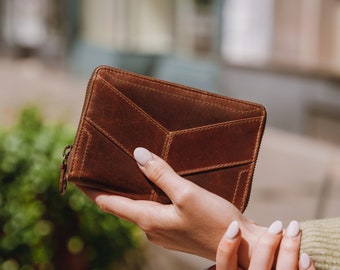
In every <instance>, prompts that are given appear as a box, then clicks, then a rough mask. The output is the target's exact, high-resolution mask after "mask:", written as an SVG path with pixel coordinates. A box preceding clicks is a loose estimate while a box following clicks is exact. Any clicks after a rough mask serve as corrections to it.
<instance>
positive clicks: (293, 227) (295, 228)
mask: <svg viewBox="0 0 340 270" xmlns="http://www.w3.org/2000/svg"><path fill="white" fill-rule="evenodd" d="M299 232H300V226H299V222H297V221H296V220H293V221H291V222H290V223H289V225H288V227H287V231H286V235H287V236H288V237H292V238H293V237H296V236H297V235H298V234H299Z"/></svg>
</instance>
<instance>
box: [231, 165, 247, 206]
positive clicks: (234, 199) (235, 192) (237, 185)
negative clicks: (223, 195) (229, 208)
mask: <svg viewBox="0 0 340 270" xmlns="http://www.w3.org/2000/svg"><path fill="white" fill-rule="evenodd" d="M244 173H249V170H243V171H240V172H239V174H238V177H237V183H236V187H235V191H234V195H233V203H235V201H236V196H237V193H238V189H239V187H240V182H241V179H242V175H243V174H244ZM247 180H248V177H247ZM244 202H245V194H243V196H242V202H241V205H242V207H243V205H244Z"/></svg>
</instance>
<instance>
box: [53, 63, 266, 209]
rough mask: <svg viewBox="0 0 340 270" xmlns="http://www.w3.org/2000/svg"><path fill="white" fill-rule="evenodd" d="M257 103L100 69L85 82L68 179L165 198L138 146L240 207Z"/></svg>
mask: <svg viewBox="0 0 340 270" xmlns="http://www.w3.org/2000/svg"><path fill="white" fill-rule="evenodd" d="M265 119H266V112H265V109H264V107H263V106H262V105H259V104H255V103H251V102H247V101H241V100H237V99H233V98H229V97H225V96H222V95H218V94H214V93H211V92H207V91H202V90H198V89H194V88H190V87H186V86H183V85H179V84H175V83H171V82H166V81H162V80H158V79H155V78H150V77H147V76H142V75H137V74H134V73H130V72H127V71H123V70H120V69H116V68H112V67H108V66H100V67H98V68H96V70H95V71H94V72H93V75H92V77H91V79H90V81H89V84H88V89H87V93H86V97H85V104H84V107H83V111H82V115H81V119H80V123H79V127H78V130H77V134H76V137H75V140H74V144H73V146H70V147H67V148H66V150H65V153H64V160H63V163H62V166H61V177H60V192H61V193H64V192H65V189H66V186H67V185H66V184H67V182H68V181H70V182H72V183H74V184H75V185H76V186H83V187H87V188H93V189H96V190H100V191H103V192H108V193H112V194H117V195H121V196H125V197H129V198H132V199H138V200H139V199H143V200H153V201H157V202H160V203H163V204H168V203H171V202H170V200H169V198H168V197H167V196H166V194H164V193H163V192H162V190H160V189H159V188H158V187H157V186H155V185H154V184H153V183H151V182H150V181H149V180H148V179H147V178H146V177H145V176H144V175H143V174H142V172H141V171H140V170H139V168H138V166H137V163H136V161H135V160H134V158H133V151H134V149H135V148H137V147H140V146H141V147H145V148H147V149H148V150H150V151H151V152H153V153H155V154H156V155H158V156H160V157H161V158H163V159H164V160H165V161H166V162H168V163H169V164H170V166H172V168H173V169H174V170H175V171H176V172H177V173H178V174H179V175H181V176H183V177H184V178H186V179H188V180H190V181H192V182H194V183H196V184H197V185H199V186H201V187H203V188H205V189H207V190H209V191H211V192H213V193H215V194H217V195H219V196H221V197H223V198H225V199H227V200H229V201H230V202H231V203H233V204H234V205H235V206H236V207H237V208H238V209H239V210H241V211H244V210H245V207H246V205H247V203H248V199H249V195H250V190H251V184H252V178H253V172H254V167H255V163H256V159H257V155H258V151H259V147H260V142H261V139H262V135H263V131H264V126H265Z"/></svg>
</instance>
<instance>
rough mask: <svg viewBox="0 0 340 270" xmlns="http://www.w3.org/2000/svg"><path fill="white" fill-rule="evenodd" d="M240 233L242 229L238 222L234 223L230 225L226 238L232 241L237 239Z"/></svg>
mask: <svg viewBox="0 0 340 270" xmlns="http://www.w3.org/2000/svg"><path fill="white" fill-rule="evenodd" d="M239 231H240V227H239V226H238V222H237V221H233V222H232V223H230V225H229V227H228V230H227V232H226V233H225V236H226V237H227V238H228V239H230V240H232V239H234V238H235V237H236V235H237V234H238V232H239Z"/></svg>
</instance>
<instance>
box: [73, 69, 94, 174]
mask: <svg viewBox="0 0 340 270" xmlns="http://www.w3.org/2000/svg"><path fill="white" fill-rule="evenodd" d="M99 68H100V67H98V68H96V69H95V71H94V72H93V73H92V75H91V77H90V79H89V80H88V82H87V86H86V91H85V99H84V103H83V108H82V110H81V114H80V120H79V123H78V128H77V132H76V135H75V138H74V141H73V145H72V146H73V147H72V148H71V151H70V153H69V156H71V155H72V156H73V153H72V154H71V152H72V150H73V149H74V148H77V147H75V146H76V144H78V138H79V135H80V132H81V126H82V124H83V121H84V119H83V118H84V114H85V111H86V108H87V104H88V102H89V101H88V97H89V94H90V89H91V85H92V83H93V78H94V77H95V76H96V75H97V72H98V70H99ZM70 159H71V160H72V159H73V158H72V157H71V158H69V159H68V162H67V169H66V170H67V172H68V171H69V170H71V169H72V167H73V166H72V164H69V161H70ZM69 165H71V166H69Z"/></svg>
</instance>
